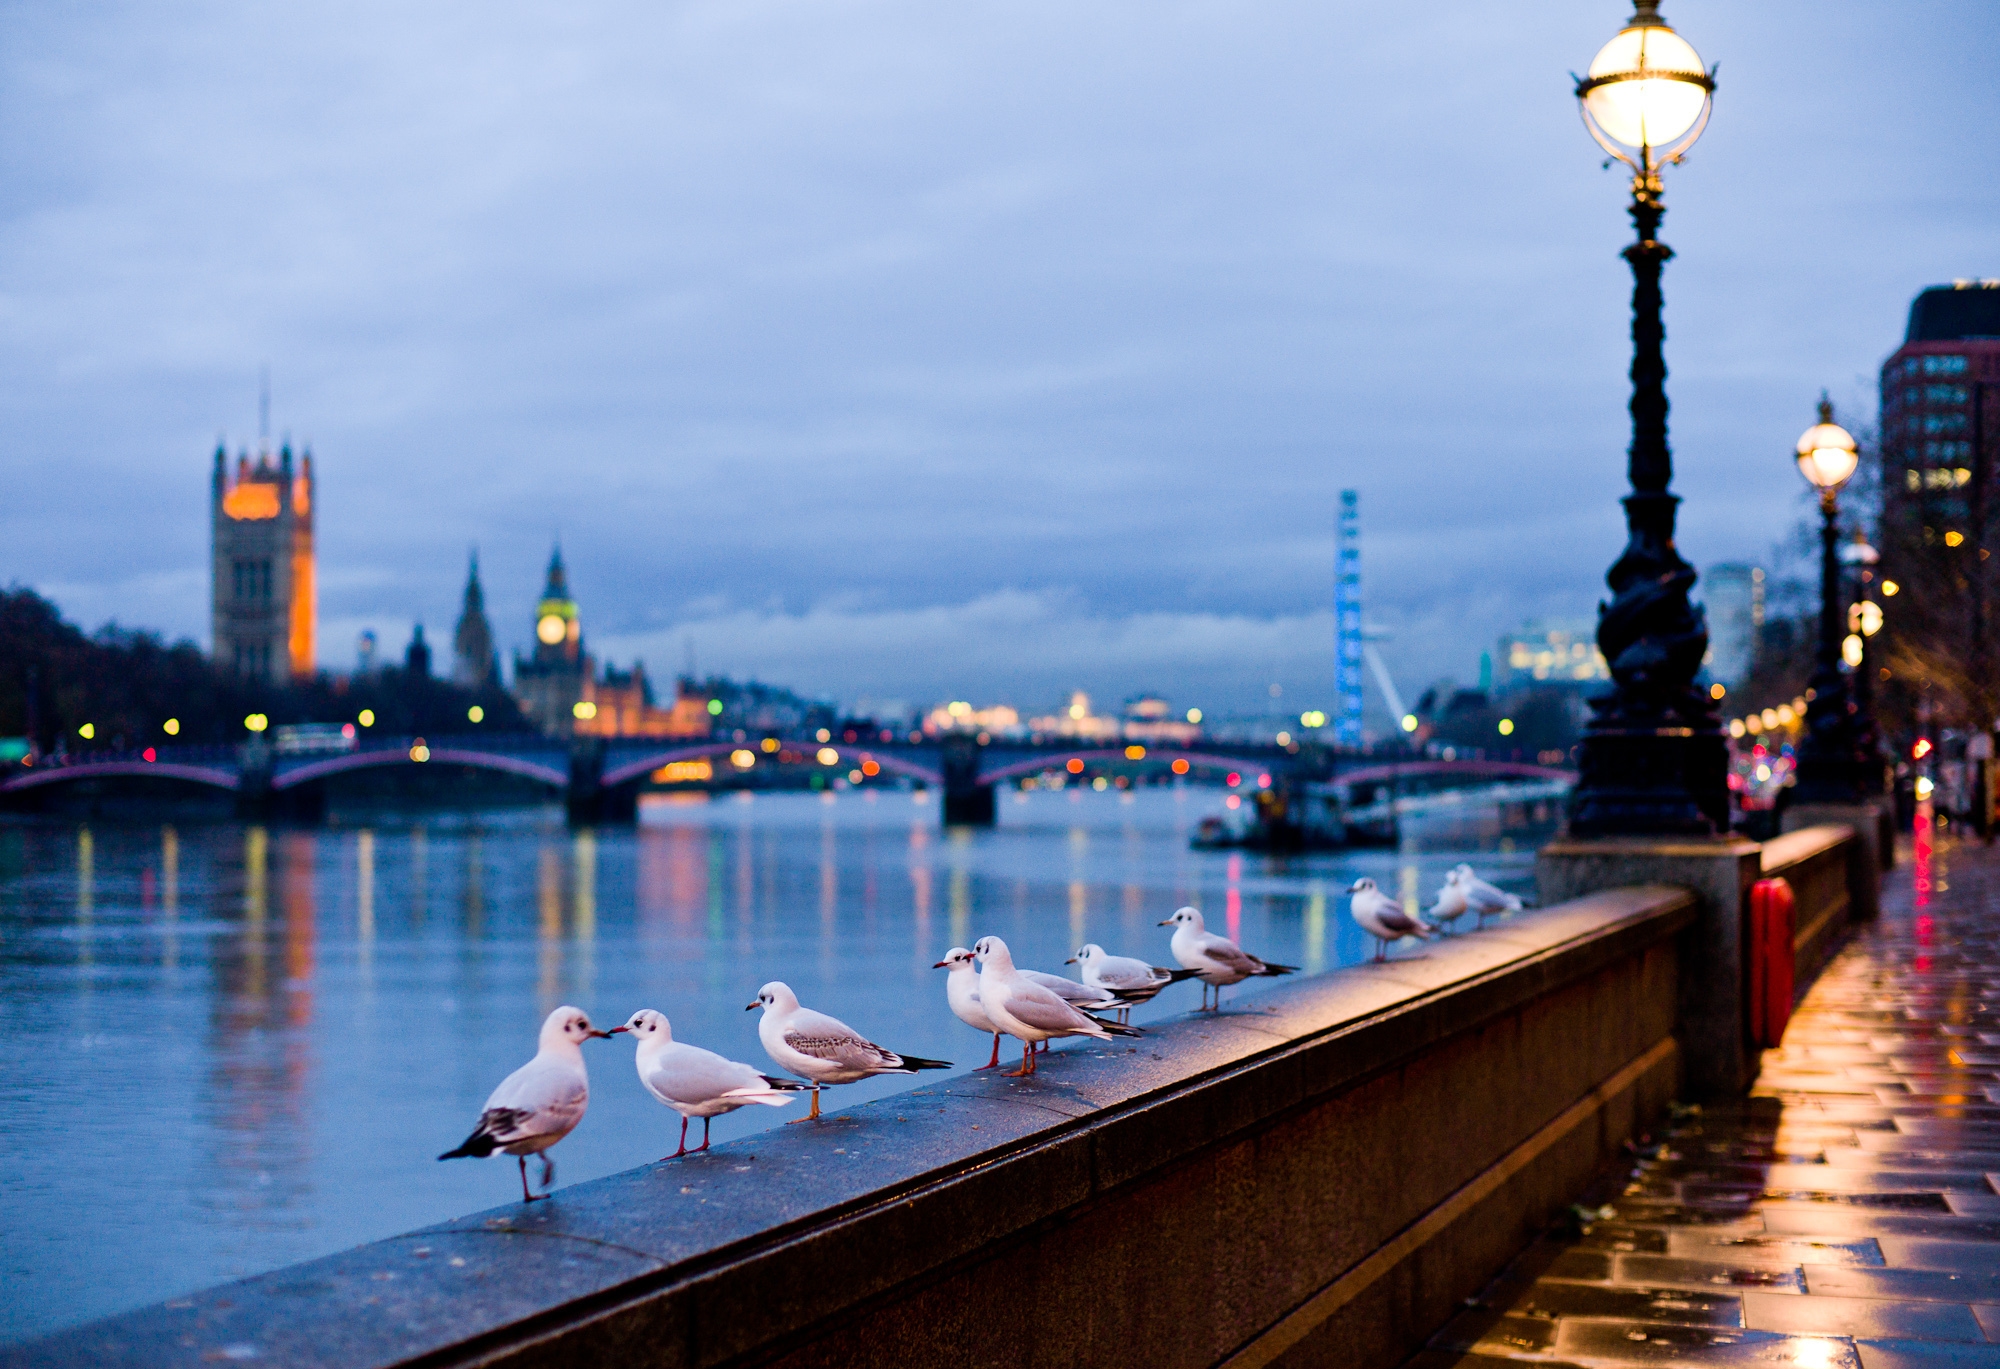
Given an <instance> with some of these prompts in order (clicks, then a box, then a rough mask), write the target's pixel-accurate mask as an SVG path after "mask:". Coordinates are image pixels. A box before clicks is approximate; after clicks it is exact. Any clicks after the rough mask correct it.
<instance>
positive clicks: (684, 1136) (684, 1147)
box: [666, 1113, 688, 1160]
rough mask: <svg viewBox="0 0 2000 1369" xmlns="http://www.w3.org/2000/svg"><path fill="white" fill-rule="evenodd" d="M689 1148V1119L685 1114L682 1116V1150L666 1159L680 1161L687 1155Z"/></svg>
mask: <svg viewBox="0 0 2000 1369" xmlns="http://www.w3.org/2000/svg"><path fill="white" fill-rule="evenodd" d="M687 1148H688V1119H687V1116H686V1114H685V1113H683V1114H682V1116H681V1144H680V1149H678V1150H676V1151H675V1152H674V1153H673V1154H672V1155H669V1156H667V1157H666V1158H667V1159H669V1160H678V1159H680V1158H681V1156H683V1155H685V1154H687Z"/></svg>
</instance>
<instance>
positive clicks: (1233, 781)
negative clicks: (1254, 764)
mask: <svg viewBox="0 0 2000 1369" xmlns="http://www.w3.org/2000/svg"><path fill="white" fill-rule="evenodd" d="M1241 783H1243V777H1242V776H1241V775H1239V774H1237V773H1236V772H1235V771H1234V770H1232V771H1230V772H1229V787H1230V788H1231V789H1234V788H1235V787H1236V786H1237V785H1239V784H1241Z"/></svg>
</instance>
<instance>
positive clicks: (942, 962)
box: [931, 960, 951, 970]
mask: <svg viewBox="0 0 2000 1369" xmlns="http://www.w3.org/2000/svg"><path fill="white" fill-rule="evenodd" d="M949 964H951V962H950V961H949V960H940V961H939V962H938V963H937V964H935V965H933V966H931V968H932V969H933V970H942V969H943V968H944V967H945V966H947V965H949Z"/></svg>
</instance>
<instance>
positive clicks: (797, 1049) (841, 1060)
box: [743, 979, 951, 1123]
mask: <svg viewBox="0 0 2000 1369" xmlns="http://www.w3.org/2000/svg"><path fill="white" fill-rule="evenodd" d="M755 1008H762V1009H763V1010H764V1020H763V1021H762V1022H759V1023H758V1024H757V1036H758V1039H759V1040H761V1041H762V1042H763V1043H764V1053H765V1054H766V1055H768V1056H770V1057H771V1058H772V1059H773V1060H775V1061H777V1062H778V1063H779V1064H780V1065H782V1066H784V1067H785V1068H786V1069H788V1070H790V1071H791V1072H792V1073H793V1074H796V1075H798V1076H800V1077H801V1078H803V1079H806V1080H809V1081H810V1082H811V1084H812V1111H810V1112H808V1113H807V1114H806V1115H805V1116H803V1117H794V1118H793V1119H792V1122H794V1123H797V1122H810V1121H812V1120H813V1119H814V1118H816V1117H818V1116H819V1090H820V1086H821V1085H822V1084H851V1083H853V1082H854V1081H855V1080H857V1079H866V1078H868V1077H869V1076H870V1075H872V1074H915V1073H916V1072H917V1071H918V1070H948V1069H950V1068H951V1061H949V1060H926V1059H924V1058H923V1057H922V1056H920V1055H898V1054H896V1052H894V1051H892V1050H884V1049H883V1048H882V1047H880V1046H878V1045H876V1044H875V1043H874V1042H873V1041H870V1040H869V1039H868V1038H867V1037H865V1036H863V1035H862V1034H861V1033H860V1032H858V1031H856V1030H854V1028H852V1027H850V1026H848V1025H847V1024H846V1023H845V1022H842V1021H841V1020H840V1019H839V1018H837V1017H828V1016H827V1015H826V1014H825V1013H823V1012H814V1011H813V1010H812V1009H811V1008H802V1007H800V1006H799V996H798V995H797V994H795V993H793V992H792V990H791V986H790V985H787V984H783V983H780V982H779V981H778V980H775V979H774V980H772V981H771V982H770V983H769V984H766V985H765V986H764V987H763V988H761V989H759V990H757V1000H756V1001H755V1002H754V1003H746V1004H745V1005H744V1008H743V1010H744V1011H745V1012H749V1011H751V1010H752V1009H755Z"/></svg>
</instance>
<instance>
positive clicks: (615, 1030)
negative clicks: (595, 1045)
mask: <svg viewBox="0 0 2000 1369" xmlns="http://www.w3.org/2000/svg"><path fill="white" fill-rule="evenodd" d="M631 1030H632V1029H631V1028H630V1027H613V1028H612V1029H611V1030H610V1031H608V1032H605V1033H603V1035H605V1036H616V1035H618V1033H619V1032H628V1031H631Z"/></svg>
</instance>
